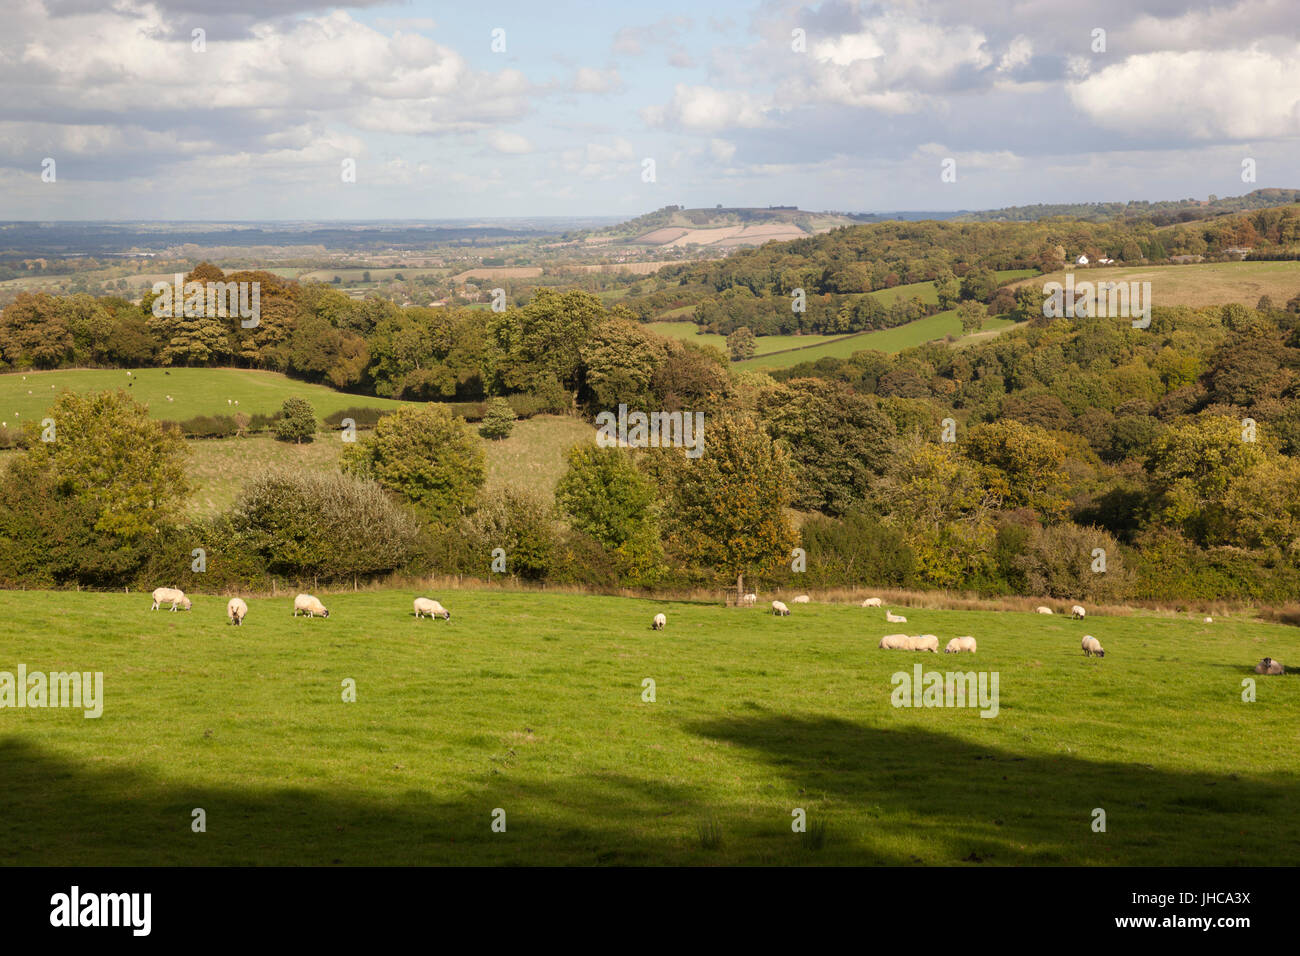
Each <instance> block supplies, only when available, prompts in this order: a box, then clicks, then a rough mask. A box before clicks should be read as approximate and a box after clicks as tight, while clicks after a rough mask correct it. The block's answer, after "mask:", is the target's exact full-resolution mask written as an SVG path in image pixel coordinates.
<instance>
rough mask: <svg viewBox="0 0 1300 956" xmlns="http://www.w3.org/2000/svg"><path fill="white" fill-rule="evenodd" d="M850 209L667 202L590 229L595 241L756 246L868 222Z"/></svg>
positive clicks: (587, 239) (586, 239)
mask: <svg viewBox="0 0 1300 956" xmlns="http://www.w3.org/2000/svg"><path fill="white" fill-rule="evenodd" d="M863 221H865V220H863V219H862V218H860V217H856V216H853V215H850V214H846V213H834V212H808V211H807V210H803V209H799V208H798V207H796V206H768V207H765V208H764V207H756V208H727V207H723V206H717V207H714V208H712V209H687V208H685V207H683V206H665V207H663V208H662V209H656V210H655V211H654V212H651V213H646V214H645V215H644V216H637V217H636V218H635V219H629V220H628V221H627V222H624V223H619V224H618V225H616V226H609V227H607V228H605V229H599V230H596V231H594V232H592V233H589V234H588V235H586V236H585V237H584V239H583V241H584V242H586V243H588V244H592V245H599V244H604V243H622V244H631V245H640V246H658V247H674V248H683V247H686V246H710V247H713V248H730V247H736V246H756V245H761V244H763V243H765V242H771V241H773V240H786V239H802V238H804V237H806V236H812V235H816V234H818V233H822V232H827V231H828V230H831V229H834V228H836V227H837V226H852V225H854V224H856V223H859V222H863Z"/></svg>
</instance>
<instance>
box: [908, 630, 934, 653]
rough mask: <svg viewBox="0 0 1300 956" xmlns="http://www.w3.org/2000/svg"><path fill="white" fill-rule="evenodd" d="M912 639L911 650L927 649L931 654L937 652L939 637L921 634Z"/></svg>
mask: <svg viewBox="0 0 1300 956" xmlns="http://www.w3.org/2000/svg"><path fill="white" fill-rule="evenodd" d="M911 641H912V650H914V651H929V652H930V653H931V654H938V653H939V638H937V637H935V636H934V635H933V634H922V635H921V636H920V637H914V638H912V639H911Z"/></svg>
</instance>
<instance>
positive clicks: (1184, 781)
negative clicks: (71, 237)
mask: <svg viewBox="0 0 1300 956" xmlns="http://www.w3.org/2000/svg"><path fill="white" fill-rule="evenodd" d="M415 593H416V592H414V591H375V592H358V593H350V592H349V593H342V594H336V595H330V594H322V595H321V596H322V598H323V600H324V602H325V604H326V605H327V606H328V607H329V608H330V611H331V616H330V617H329V618H328V619H325V620H321V619H314V620H306V619H301V618H300V619H296V620H295V619H294V618H292V617H291V610H290V609H291V601H290V598H289V597H287V596H283V595H282V596H280V597H278V598H266V599H250V600H249V606H250V612H249V616H248V619H247V621H246V624H245V626H243V627H242V628H235V627H231V626H229V625H228V624H227V623H226V620H225V617H224V607H225V599H224V598H223V597H216V596H204V595H197V596H195V600H194V610H193V611H192V612H190V613H188V614H187V613H174V614H173V613H169V612H165V611H160V612H150V611H149V598H148V596H147V595H143V594H129V595H128V594H92V593H75V592H57V593H45V592H26V593H15V592H4V593H0V670H5V671H10V672H16V670H17V666H18V664H19V663H23V664H25V665H27V668H28V670H29V672H30V671H61V670H71V669H77V670H89V671H102V672H103V674H104V705H103V716H102V717H100V718H99V719H85V718H84V717H83V716H82V713H81V711H79V710H78V711H73V710H63V709H60V710H55V709H46V710H39V709H23V710H17V709H4V710H0V775H2V776H3V779H4V781H5V786H4V787H3V788H0V834H3V839H0V863H5V864H77V865H110V864H132V865H136V864H144V865H149V864H319V865H330V864H333V865H362V864H430V863H457V864H489V863H496V864H501V863H520V864H543V863H546V864H757V863H787V864H790V863H794V864H798V863H808V864H812V863H817V864H901V865H908V864H952V865H977V864H983V865H1012V864H1017V865H1018V864H1099V865H1109V864H1136V865H1150V866H1155V865H1192V864H1196V865H1218V864H1228V865H1232V864H1279V865H1281V864H1290V863H1292V862H1294V852H1293V850H1294V847H1295V845H1296V843H1297V840H1300V776H1298V772H1300V757H1298V756H1297V754H1296V752H1295V748H1294V746H1293V744H1294V733H1295V731H1294V728H1295V725H1296V721H1297V718H1300V702H1298V701H1297V695H1296V693H1295V691H1296V683H1297V680H1300V678H1297V677H1294V676H1290V675H1288V676H1285V677H1275V678H1259V679H1258V699H1257V700H1256V701H1255V702H1254V703H1244V702H1243V701H1242V699H1241V693H1242V686H1241V685H1242V681H1243V679H1244V678H1248V677H1252V676H1253V675H1252V673H1251V665H1252V664H1253V663H1254V662H1255V661H1258V660H1259V658H1261V657H1262V656H1264V655H1265V654H1269V655H1271V656H1274V657H1277V658H1278V659H1281V660H1284V661H1286V660H1291V659H1293V658H1294V657H1295V654H1294V651H1295V649H1296V647H1297V646H1300V639H1298V637H1297V632H1296V631H1295V630H1294V629H1290V628H1286V627H1283V626H1281V625H1274V624H1265V623H1261V622H1258V621H1254V620H1248V619H1245V618H1238V619H1230V618H1223V619H1216V621H1215V623H1214V624H1212V625H1204V624H1201V623H1200V621H1199V619H1195V620H1189V619H1187V618H1182V617H1170V616H1164V617H1160V616H1154V615H1151V616H1146V615H1133V616H1128V617H1091V618H1089V619H1088V620H1087V622H1086V623H1085V622H1078V621H1071V620H1069V619H1067V618H1065V617H1062V616H1056V617H1051V618H1045V617H1041V616H1039V615H1036V614H1024V613H994V612H990V611H943V610H928V609H922V608H909V609H907V610H906V613H907V616H908V618H909V623H908V625H906V630H907V631H908V632H909V633H926V632H930V633H934V634H937V635H939V636H940V639H941V646H942V644H943V643H946V641H947V639H948V638H949V637H951V636H954V635H958V634H973V635H975V636H976V638H977V639H978V641H979V653H978V654H976V655H974V656H973V657H972V656H970V655H965V656H960V657H958V656H946V655H942V654H940V655H931V654H912V653H906V652H896V651H895V652H891V651H881V650H878V649H877V647H876V644H877V641H878V640H879V638H880V636H881V635H883V634H885V633H887V632H888V631H894V630H897V629H898V628H897V627H895V626H892V625H886V624H885V622H884V620H883V614H881V612H879V611H878V610H874V609H872V610H867V609H863V608H860V607H856V606H849V605H822V604H815V603H814V604H811V605H806V606H805V605H795V606H794V610H793V613H792V615H791V616H790V617H788V618H775V617H773V616H771V615H770V614H768V613H764V612H763V610H762V609H761V608H757V609H743V610H742V609H734V608H723V607H721V606H717V605H709V604H703V603H685V602H669V601H650V600H640V599H631V598H617V597H596V596H582V595H573V594H562V593H523V592H513V591H509V590H502V589H485V590H464V591H456V592H443V593H439V594H437V595H436V596H437V597H438V598H439V599H440V600H441V601H442V602H443V603H444V604H445V605H447V606H448V607H449V608H450V609H451V611H452V620H451V622H450V623H447V622H443V621H440V620H438V621H430V620H427V619H425V620H420V621H416V620H415V619H414V618H413V617H412V614H411V598H412V597H413V596H414V595H415ZM660 610H662V611H664V612H665V613H666V614H667V616H668V627H667V629H666V630H664V631H662V632H656V631H653V630H651V629H650V627H649V623H650V618H651V616H652V615H653V614H654V613H656V612H657V611H660ZM1085 632H1088V633H1092V634H1094V635H1096V636H1097V637H1098V638H1099V639H1100V640H1101V641H1102V643H1103V644H1104V645H1105V647H1106V650H1107V656H1106V657H1105V658H1104V659H1102V660H1097V659H1087V658H1084V657H1083V656H1082V654H1081V652H1080V649H1079V641H1080V637H1081V635H1082V634H1083V633H1085ZM916 664H921V665H923V667H924V668H925V669H926V670H939V671H944V670H950V669H961V670H980V671H996V672H998V674H999V677H1000V683H999V698H1000V699H999V711H998V714H997V716H996V717H994V718H992V719H985V718H981V717H980V716H979V711H978V710H974V709H935V708H930V709H925V708H922V709H910V708H895V707H893V706H891V704H890V695H891V691H892V689H893V687H892V684H891V675H893V674H894V673H895V672H899V671H903V672H907V673H911V672H912V668H913V666H914V665H916ZM647 678H648V679H651V680H653V681H654V682H655V700H654V701H653V702H648V701H646V700H644V699H643V681H645V680H646V679H647ZM349 679H351V680H353V681H355V687H356V701H355V702H354V703H345V702H344V701H343V700H342V693H343V686H344V681H346V680H349ZM196 807H200V808H202V809H203V810H205V811H206V818H207V831H206V832H205V833H194V832H192V831H191V812H192V810H193V809H194V808H196ZM496 808H501V809H502V810H504V811H505V813H506V823H507V828H506V832H504V833H494V832H492V829H491V826H490V824H491V820H492V814H493V811H494V810H495V809H496ZM796 808H802V809H804V810H805V811H806V812H807V817H808V821H809V832H808V833H807V834H805V835H800V834H797V833H793V832H792V830H791V819H792V817H791V813H792V811H793V810H794V809H796ZM1094 808H1102V809H1104V810H1105V811H1106V814H1107V829H1106V832H1105V833H1095V832H1093V830H1092V828H1091V822H1092V818H1093V817H1092V814H1093V810H1094Z"/></svg>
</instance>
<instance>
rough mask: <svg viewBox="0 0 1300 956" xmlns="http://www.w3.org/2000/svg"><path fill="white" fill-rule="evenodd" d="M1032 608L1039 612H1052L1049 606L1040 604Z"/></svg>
mask: <svg viewBox="0 0 1300 956" xmlns="http://www.w3.org/2000/svg"><path fill="white" fill-rule="evenodd" d="M1034 610H1036V611H1037V612H1038V613H1039V614H1051V613H1052V609H1051V608H1050V607H1043V606H1042V605H1041V604H1040V605H1039V606H1038V607H1036V608H1034Z"/></svg>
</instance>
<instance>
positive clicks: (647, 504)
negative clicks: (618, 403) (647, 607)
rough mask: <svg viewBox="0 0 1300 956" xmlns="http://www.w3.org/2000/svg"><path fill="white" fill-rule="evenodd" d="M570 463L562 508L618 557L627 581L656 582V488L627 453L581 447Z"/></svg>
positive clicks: (559, 497)
mask: <svg viewBox="0 0 1300 956" xmlns="http://www.w3.org/2000/svg"><path fill="white" fill-rule="evenodd" d="M568 462H569V466H568V470H567V471H566V472H565V473H564V475H563V476H562V477H561V478H560V482H559V484H558V485H557V486H556V489H555V503H556V506H557V507H558V508H559V509H560V511H561V513H563V514H564V515H566V516H567V517H568V519H569V521H570V523H571V524H572V526H573V528H574V529H575V530H576V531H579V532H581V533H583V534H586V535H590V536H591V537H592V538H595V539H596V540H597V541H599V542H600V543H601V544H602V545H603V546H604V547H605V548H606V550H608V551H609V552H611V553H612V554H613V555H614V558H615V561H616V564H617V567H618V572H619V577H620V579H621V580H623V581H624V582H625V583H628V584H636V585H646V584H651V583H653V581H654V580H655V579H656V578H657V577H658V574H659V571H660V569H661V566H662V563H663V550H662V547H661V546H660V543H659V522H658V516H657V510H656V507H655V489H654V486H653V485H652V484H651V483H650V481H649V479H647V478H646V477H645V476H644V475H643V474H641V472H640V471H638V470H637V468H636V465H635V464H634V463H633V461H632V457H631V455H630V454H629V452H627V451H626V450H625V449H622V448H601V447H598V446H596V445H575V446H574V447H573V448H572V449H570V450H569V455H568Z"/></svg>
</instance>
